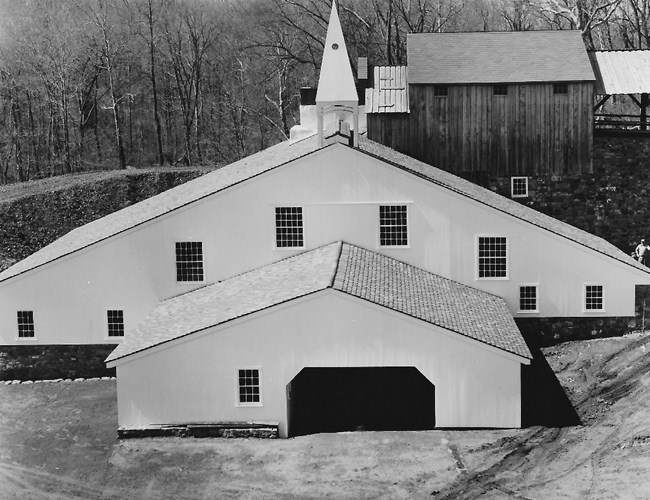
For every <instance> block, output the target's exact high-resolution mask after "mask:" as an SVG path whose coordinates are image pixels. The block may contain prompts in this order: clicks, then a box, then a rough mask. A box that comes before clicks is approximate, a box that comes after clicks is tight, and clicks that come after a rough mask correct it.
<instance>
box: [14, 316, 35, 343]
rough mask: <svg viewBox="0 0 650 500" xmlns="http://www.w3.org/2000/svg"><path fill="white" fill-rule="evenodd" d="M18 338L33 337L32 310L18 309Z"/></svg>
mask: <svg viewBox="0 0 650 500" xmlns="http://www.w3.org/2000/svg"><path fill="white" fill-rule="evenodd" d="M17 316H18V338H20V339H28V338H34V336H35V333H34V331H35V330H34V311H18V314H17Z"/></svg>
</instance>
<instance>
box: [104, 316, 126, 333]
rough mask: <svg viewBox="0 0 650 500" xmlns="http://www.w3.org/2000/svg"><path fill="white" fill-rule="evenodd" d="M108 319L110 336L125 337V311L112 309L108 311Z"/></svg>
mask: <svg viewBox="0 0 650 500" xmlns="http://www.w3.org/2000/svg"><path fill="white" fill-rule="evenodd" d="M106 315H107V318H108V336H109V337H124V311H120V310H117V309H111V310H108V311H106Z"/></svg>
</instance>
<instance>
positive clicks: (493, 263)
mask: <svg viewBox="0 0 650 500" xmlns="http://www.w3.org/2000/svg"><path fill="white" fill-rule="evenodd" d="M478 277H479V278H481V279H507V278H508V241H507V239H506V237H505V236H479V238H478Z"/></svg>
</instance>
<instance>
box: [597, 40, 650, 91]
mask: <svg viewBox="0 0 650 500" xmlns="http://www.w3.org/2000/svg"><path fill="white" fill-rule="evenodd" d="M589 58H590V59H591V63H592V65H593V67H594V73H595V74H596V93H597V94H603V95H616V94H642V93H646V92H650V50H611V51H609V50H608V51H596V52H590V53H589Z"/></svg>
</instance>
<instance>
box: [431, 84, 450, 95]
mask: <svg viewBox="0 0 650 500" xmlns="http://www.w3.org/2000/svg"><path fill="white" fill-rule="evenodd" d="M447 93H448V87H447V86H446V85H434V86H433V95H434V97H447Z"/></svg>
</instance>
